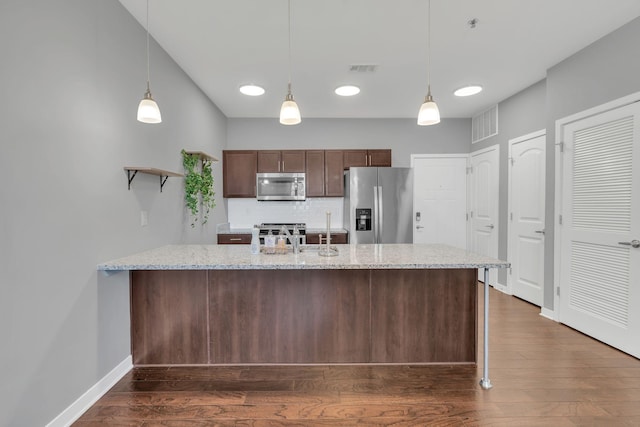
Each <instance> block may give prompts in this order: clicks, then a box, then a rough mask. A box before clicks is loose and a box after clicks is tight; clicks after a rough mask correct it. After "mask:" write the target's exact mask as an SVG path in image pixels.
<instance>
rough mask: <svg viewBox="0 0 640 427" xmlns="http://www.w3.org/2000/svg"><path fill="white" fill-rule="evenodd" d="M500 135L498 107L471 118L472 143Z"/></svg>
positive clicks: (495, 106)
mask: <svg viewBox="0 0 640 427" xmlns="http://www.w3.org/2000/svg"><path fill="white" fill-rule="evenodd" d="M497 134H498V105H497V104H496V105H494V106H493V107H491V108H489V109H488V110H485V111H483V112H482V113H480V114H477V115H475V116H473V117H472V118H471V143H476V142H479V141H482V140H483V139H486V138H489V137H491V136H494V135H497Z"/></svg>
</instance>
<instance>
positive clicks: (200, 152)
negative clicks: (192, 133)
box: [184, 150, 219, 162]
mask: <svg viewBox="0 0 640 427" xmlns="http://www.w3.org/2000/svg"><path fill="white" fill-rule="evenodd" d="M184 152H185V153H187V154H195V155H196V156H200V158H201V159H203V160H209V161H211V162H218V161H219V160H218V159H216V158H215V157H213V156H212V155H209V154H207V153H205V152H202V151H187V150H184Z"/></svg>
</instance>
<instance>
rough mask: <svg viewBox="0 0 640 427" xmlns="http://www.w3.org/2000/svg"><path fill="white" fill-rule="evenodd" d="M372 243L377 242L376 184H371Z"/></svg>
mask: <svg viewBox="0 0 640 427" xmlns="http://www.w3.org/2000/svg"><path fill="white" fill-rule="evenodd" d="M372 216H373V218H372V220H373V243H378V186H377V185H374V186H373V215H372Z"/></svg>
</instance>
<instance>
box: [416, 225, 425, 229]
mask: <svg viewBox="0 0 640 427" xmlns="http://www.w3.org/2000/svg"><path fill="white" fill-rule="evenodd" d="M416 228H424V227H423V226H421V225H416Z"/></svg>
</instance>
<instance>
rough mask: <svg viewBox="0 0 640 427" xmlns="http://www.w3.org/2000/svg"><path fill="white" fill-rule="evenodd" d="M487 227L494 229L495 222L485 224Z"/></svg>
mask: <svg viewBox="0 0 640 427" xmlns="http://www.w3.org/2000/svg"><path fill="white" fill-rule="evenodd" d="M485 227H487V228H491V229H493V228H494V225H493V224H489V225H485Z"/></svg>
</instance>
